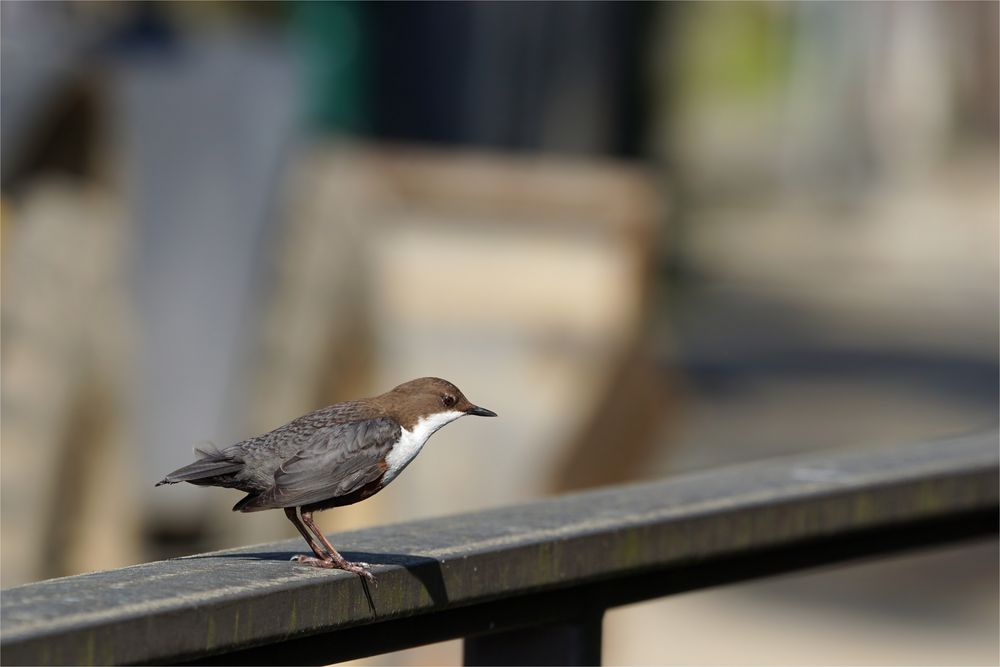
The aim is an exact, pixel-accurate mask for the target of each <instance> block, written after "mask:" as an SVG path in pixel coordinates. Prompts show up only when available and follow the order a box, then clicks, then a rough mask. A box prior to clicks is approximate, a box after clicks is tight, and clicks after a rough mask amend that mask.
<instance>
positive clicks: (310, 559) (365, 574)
mask: <svg viewBox="0 0 1000 667" xmlns="http://www.w3.org/2000/svg"><path fill="white" fill-rule="evenodd" d="M289 560H291V561H293V562H296V563H304V564H305V565H311V566H313V567H321V568H324V569H327V570H344V571H345V572H351V573H352V574H356V575H358V576H360V577H362V578H363V579H365V580H366V581H368V582H369V583H371V584H372V585H376V586H377V585H378V584H376V582H375V575H373V574H372V573H371V572H369V571H368V568H370V567H371V565H369V564H368V563H351V562H349V561H342V562H339V563H338V562H337V561H335V560H333V559H332V558H316V557H314V556H306V555H304V554H296V555H294V556H292V557H291V558H290V559H289Z"/></svg>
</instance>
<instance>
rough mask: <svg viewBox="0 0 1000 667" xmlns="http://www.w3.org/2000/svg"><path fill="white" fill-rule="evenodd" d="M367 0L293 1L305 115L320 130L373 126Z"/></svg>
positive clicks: (361, 129) (348, 130)
mask: <svg viewBox="0 0 1000 667" xmlns="http://www.w3.org/2000/svg"><path fill="white" fill-rule="evenodd" d="M367 12H368V10H367V9H366V6H365V4H364V3H355V2H309V1H307V0H306V1H301V2H296V3H294V11H293V12H292V31H293V35H294V37H295V42H296V44H297V48H298V49H299V53H300V57H301V60H302V65H303V78H304V80H303V83H304V86H303V88H304V92H305V103H306V121H307V122H308V123H309V125H310V126H311V127H312V128H314V129H317V130H319V131H326V132H338V133H341V132H343V133H351V134H353V133H363V132H367V131H368V130H370V129H371V119H370V114H369V96H368V92H369V84H370V81H371V70H372V57H371V49H370V48H369V46H370V45H369V34H370V33H369V30H368V28H369V21H368V13H367Z"/></svg>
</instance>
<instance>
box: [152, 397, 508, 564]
mask: <svg viewBox="0 0 1000 667" xmlns="http://www.w3.org/2000/svg"><path fill="white" fill-rule="evenodd" d="M465 415H476V416H480V417H496V416H497V414H496V413H495V412H493V411H492V410H487V409H486V408H482V407H479V406H477V405H473V404H472V403H470V402H469V400H468V399H466V398H465V396H464V395H463V394H462V392H461V391H459V389H458V387H456V386H455V385H454V384H452V383H451V382H448V381H447V380H442V379H441V378H436V377H423V378H418V379H416V380H411V381H409V382H405V383H403V384H401V385H399V386H398V387H395V388H393V389H391V390H389V391H387V392H386V393H384V394H381V395H379V396H375V397H373V398H363V399H360V400H354V401H345V402H343V403H336V404H334V405H329V406H327V407H325V408H320V409H318V410H314V411H313V412H309V413H307V414H305V415H302V416H301V417H297V418H295V419H293V420H292V421H290V422H288V423H287V424H285V425H284V426H279V427H278V428H276V429H274V430H273V431H269V432H267V433H264V434H262V435H258V436H256V437H253V438H249V439H248V440H243V441H241V442H238V443H236V444H234V445H232V446H230V447H226V448H225V449H221V450H220V449H217V448H215V447H200V448H199V447H196V448H195V454H196V457H197V460H196V461H195V462H194V463H191V464H189V465H186V466H184V467H182V468H178V469H177V470H175V471H173V472H172V473H170V474H168V475H167V476H166V477H164V478H163V479H162V480H160V481H159V482H157V483H156V486H160V485H163V484H177V483H179V482H188V483H190V484H196V485H199V486H219V487H225V488H233V489H239V490H240V491H243V492H245V493H246V494H247V495H246V496H245V497H243V498H242V499H241V500H240V501H239V502H237V503H236V504H235V505H234V506H233V511H234V512H258V511H262V510H269V509H281V510H284V512H285V516H286V517H288V520H289V521H291V522H292V524H293V525H294V526H295V528H296V530H298V532H299V534H300V535H302V537H303V539H305V541H306V544H308V545H309V548H310V549H312V552H313V554H314V555H313V556H308V555H304V554H300V555H296V556H293V557H292V560H293V561H297V562H299V563H304V564H306V565H311V566H313V567H320V568H329V569H338V570H345V571H347V572H353V573H355V574H357V575H359V576H361V577H363V578H364V579H366V580H368V581H370V582H372V583H374V582H375V578H374V576H373V575H372V573H371V572H370V570H369V568H370V567H371V566H370V565H369V564H368V563H362V562H350V561H348V560H347V559H346V558H344V557H343V556H341V555H340V553H338V552H337V550H336V549H334V547H333V545H332V544H330V541H329V540H328V539H327V538H326V536H325V535H324V534H323V532H322V531H321V530H320V529H319V528H317V527H316V523H315V521H314V519H313V513H314V512H317V511H319V510H325V509H329V508H331V507H342V506H344V505H351V504H353V503H356V502H359V501H361V500H364V499H366V498H370V497H371V496H373V495H375V494H376V493H378V492H379V491H381V490H382V489H384V488H385V487H386V486H387V485H388V484H389V483H390V482H392V481H393V480H394V479H396V477H397V476H399V474H400V473H401V472H402V471H403V469H404V468H405V467H406V466H407V465H408V464H409V463H410V462H411V461H412V460H413V459H414V457H416V455H417V454H419V453H420V450H421V449H422V448H423V446H424V444H425V443H426V442H427V439H428V438H430V437H431V436H432V435H433V434H434V433H435V432H436V431H437V430H438V429H440V428H441V427H442V426H444V425H445V424H448V423H450V422H453V421H455V420H456V419H458V418H459V417H464V416H465Z"/></svg>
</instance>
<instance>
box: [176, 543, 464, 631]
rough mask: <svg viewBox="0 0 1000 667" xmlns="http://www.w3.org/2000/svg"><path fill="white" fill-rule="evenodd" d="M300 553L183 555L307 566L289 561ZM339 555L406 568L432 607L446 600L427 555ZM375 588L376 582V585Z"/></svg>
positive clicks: (440, 576)
mask: <svg viewBox="0 0 1000 667" xmlns="http://www.w3.org/2000/svg"><path fill="white" fill-rule="evenodd" d="M298 553H301V551H241V552H234V553H221V554H220V553H215V554H205V555H198V556H187V557H186V558H189V559H192V560H195V559H202V558H233V559H239V560H258V561H260V560H263V561H275V562H286V563H288V565H289V567H295V568H308V566H305V565H300V564H298V563H294V562H291V558H292V556H294V555H296V554H298ZM340 553H341V555H342V556H343V557H344V558H346V559H347V560H349V561H361V562H364V563H368V564H369V565H372V566H379V565H396V566H399V567H401V568H403V569H405V570H406V572H407V573H408V574H409V575H410V576H412V577H413V578H414V579H416V580H417V581H419V582H420V584H421V585H422V586H423V587H424V590H425V591H426V592H427V595H428V597H430V599H431V601H432V602H433V603H434V606H435V607H441V606H444V605H447V603H448V591H447V589H446V587H445V585H444V576H443V574H442V572H441V563H440V561H438V560H436V559H434V558H430V557H427V556H417V555H414V554H400V553H384V552H371V551H342V552H340ZM317 571H319V572H338V573H341V574H344V572H343V571H342V570H321V569H318V570H317ZM373 574H374V575H375V580H376V582H378V581H379V579H380V577H385V576H386V575H388V574H390V573H389V572H378V571H376V572H373ZM359 579H361V585H362V586H363V587H364V591H365V596H366V597H367V598H368V606H369V608H370V609H371V612H372V614H374V615H375V616H378V609H377V608H376V606H375V601H374V598H373V596H372V594H371V589H370V588H369V586H368V582H367V581H365V579H364V578H362V577H359ZM376 589H377V585H376Z"/></svg>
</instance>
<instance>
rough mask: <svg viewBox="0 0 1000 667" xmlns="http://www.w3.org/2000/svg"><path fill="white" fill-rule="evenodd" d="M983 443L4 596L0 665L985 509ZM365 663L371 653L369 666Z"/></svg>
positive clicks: (212, 635)
mask: <svg viewBox="0 0 1000 667" xmlns="http://www.w3.org/2000/svg"><path fill="white" fill-rule="evenodd" d="M997 472H998V450H997V436H996V434H995V433H989V434H982V435H976V436H969V437H963V438H957V439H952V440H945V441H937V442H925V443H916V444H910V445H906V446H900V447H894V448H889V449H878V450H860V449H854V450H840V451H835V452H828V453H823V454H820V455H815V454H813V455H808V456H799V457H791V458H781V459H770V460H765V461H760V462H756V463H752V464H747V465H741V466H736V467H729V468H723V469H715V470H709V471H704V472H700V473H695V474H689V475H684V476H680V477H676V478H672V479H668V480H664V481H657V482H652V483H642V484H633V485H627V486H621V487H614V488H607V489H600V490H596V491H590V492H585V493H578V494H572V495H567V496H561V497H558V498H552V499H547V500H542V501H538V502H534V503H529V504H524V505H519V506H514V507H505V508H499V509H495V510H489V511H486V512H480V513H475V514H463V515H457V516H450V517H443V518H438V519H430V520H424V521H417V522H412V523H407V524H400V525H389V526H380V527H376V528H371V529H366V530H359V531H354V532H349V533H342V534H339V535H336V536H334V537H333V540H332V541H333V543H334V544H335V545H336V546H337V547H338V548H339V549H340V550H341V551H342V553H344V554H345V555H346V556H347V557H348V558H351V559H356V560H364V561H367V562H370V563H373V564H376V567H375V568H374V573H375V575H376V577H377V579H378V586H377V587H374V588H371V589H370V591H369V592H370V595H368V594H366V592H365V590H364V588H363V586H362V582H361V579H360V578H359V577H357V576H355V575H352V574H348V573H344V572H339V571H331V570H317V569H313V568H308V567H303V566H301V565H299V564H296V563H291V562H289V557H290V556H291V555H292V554H295V553H300V552H301V551H302V548H303V545H302V544H300V541H299V540H287V541H283V542H277V543H273V544H266V545H257V546H252V547H245V548H241V549H233V550H227V551H219V552H214V553H208V554H201V555H196V556H188V557H184V558H177V559H173V560H168V561H160V562H154V563H146V564H142V565H136V566H132V567H126V568H122V569H119V570H111V571H105V572H95V573H91V574H85V575H79V576H73V577H65V578H61V579H52V580H48V581H42V582H38V583H33V584H28V585H25V586H20V587H16V588H11V589H8V590H5V591H3V592H2V598H0V608H2V613H0V645H2V650H3V661H4V662H6V663H8V664H10V663H22V662H41V663H97V664H111V663H135V662H157V661H168V660H174V659H179V658H183V657H185V656H187V657H190V656H196V655H206V654H209V653H212V652H219V651H226V650H232V649H236V648H240V647H245V646H249V645H252V644H254V643H261V642H269V641H281V640H283V639H287V638H289V637H295V636H299V635H306V634H309V633H314V632H318V631H321V630H329V629H335V628H342V627H347V626H351V625H357V624H365V623H371V622H376V621H381V620H385V619H391V618H397V617H401V616H407V615H415V614H423V613H429V612H433V611H437V610H442V609H446V608H454V607H457V606H462V605H467V604H475V603H477V602H480V601H484V600H489V599H494V598H501V597H512V596H518V595H523V594H526V593H529V592H532V591H538V590H544V589H546V588H557V587H567V586H573V585H575V584H578V583H580V582H585V581H593V580H595V579H602V578H603V579H608V578H615V577H619V576H624V575H627V574H633V573H636V572H641V571H643V570H653V569H662V568H669V567H671V566H672V565H675V564H680V563H685V562H691V561H692V560H697V559H705V558H712V557H722V556H733V555H738V554H740V553H744V552H748V551H752V550H754V549H766V548H772V547H775V546H780V545H782V544H788V543H794V542H797V541H802V540H809V539H815V538H819V537H823V536H825V535H833V534H837V533H841V532H848V531H861V530H878V529H880V528H882V527H886V526H892V525H895V524H899V523H905V522H911V521H919V520H921V519H927V518H934V517H938V516H947V515H950V514H958V513H962V512H969V511H975V510H982V509H988V508H991V507H995V506H996V505H997V502H998V489H997V487H998V484H997ZM377 652H378V651H373V653H377Z"/></svg>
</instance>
